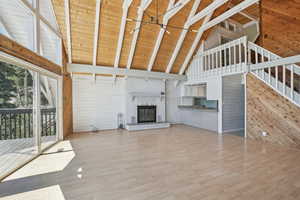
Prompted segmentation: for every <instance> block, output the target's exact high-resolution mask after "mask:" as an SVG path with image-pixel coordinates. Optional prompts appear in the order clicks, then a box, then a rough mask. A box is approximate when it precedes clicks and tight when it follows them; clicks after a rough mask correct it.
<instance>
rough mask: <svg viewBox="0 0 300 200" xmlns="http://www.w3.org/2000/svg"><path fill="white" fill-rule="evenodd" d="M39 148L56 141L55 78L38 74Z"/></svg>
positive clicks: (42, 148)
mask: <svg viewBox="0 0 300 200" xmlns="http://www.w3.org/2000/svg"><path fill="white" fill-rule="evenodd" d="M40 96H41V99H40V101H41V106H40V109H41V118H40V133H41V150H44V149H45V148H47V147H48V146H49V145H52V144H54V143H55V142H56V141H57V138H58V137H57V132H58V131H57V130H58V129H57V124H58V123H57V80H56V79H53V78H50V77H48V76H45V75H40Z"/></svg>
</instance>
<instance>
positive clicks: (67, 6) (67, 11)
mask: <svg viewBox="0 0 300 200" xmlns="http://www.w3.org/2000/svg"><path fill="white" fill-rule="evenodd" d="M65 23H66V28H67V49H68V62H69V63H72V43H71V24H70V2H69V0H65Z"/></svg>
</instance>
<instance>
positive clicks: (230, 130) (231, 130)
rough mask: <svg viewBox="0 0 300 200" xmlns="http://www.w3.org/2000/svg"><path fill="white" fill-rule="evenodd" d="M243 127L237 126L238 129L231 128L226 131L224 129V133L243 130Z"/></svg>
mask: <svg viewBox="0 0 300 200" xmlns="http://www.w3.org/2000/svg"><path fill="white" fill-rule="evenodd" d="M243 130H244V129H243V128H237V129H229V130H226V131H223V133H231V132H237V131H243Z"/></svg>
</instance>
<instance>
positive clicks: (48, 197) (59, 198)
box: [0, 185, 65, 200]
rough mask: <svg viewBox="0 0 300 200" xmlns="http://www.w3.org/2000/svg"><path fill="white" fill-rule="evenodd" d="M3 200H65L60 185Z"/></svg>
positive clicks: (7, 197) (3, 198) (3, 199)
mask: <svg viewBox="0 0 300 200" xmlns="http://www.w3.org/2000/svg"><path fill="white" fill-rule="evenodd" d="M0 199H1V200H27V199H28V200H29V199H30V200H65V197H64V195H63V193H62V191H61V188H60V186H59V185H53V186H49V187H45V188H42V189H37V190H32V191H28V192H23V193H19V194H14V195H10V196H6V197H2V198H0Z"/></svg>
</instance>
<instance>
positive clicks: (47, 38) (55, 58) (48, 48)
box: [40, 22, 62, 65]
mask: <svg viewBox="0 0 300 200" xmlns="http://www.w3.org/2000/svg"><path fill="white" fill-rule="evenodd" d="M40 30H41V55H42V56H44V57H45V58H47V59H48V60H51V61H52V62H54V63H56V64H58V65H61V64H62V63H61V52H60V51H57V47H58V46H60V45H61V42H60V38H59V37H58V36H57V35H56V34H55V33H53V32H52V31H50V30H49V29H48V27H47V26H46V24H44V23H43V22H41V29H40Z"/></svg>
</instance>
